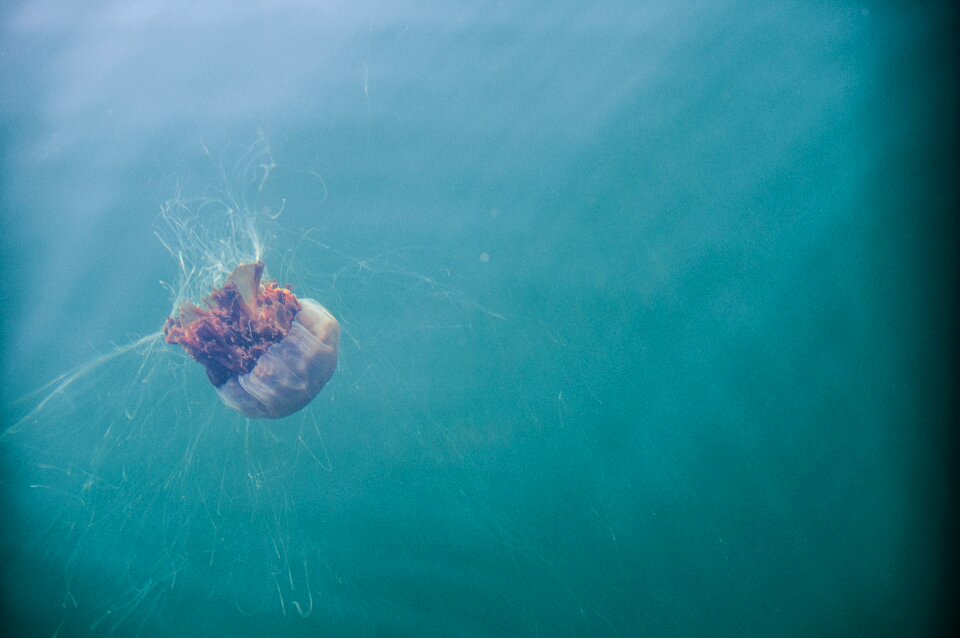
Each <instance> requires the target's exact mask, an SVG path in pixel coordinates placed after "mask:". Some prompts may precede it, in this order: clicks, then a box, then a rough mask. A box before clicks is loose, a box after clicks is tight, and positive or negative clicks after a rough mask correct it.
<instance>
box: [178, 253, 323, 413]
mask: <svg viewBox="0 0 960 638" xmlns="http://www.w3.org/2000/svg"><path fill="white" fill-rule="evenodd" d="M263 268H264V265H263V262H260V261H258V262H256V263H252V264H242V265H240V266H239V267H238V268H237V269H236V270H234V271H233V274H231V275H230V278H229V279H228V280H227V282H226V283H225V284H224V286H223V288H216V289H214V290H213V291H212V292H211V293H210V296H209V297H207V298H206V299H205V301H204V303H205V305H206V308H201V307H199V306H195V305H193V304H190V303H187V304H184V305H183V306H181V308H180V316H179V317H178V318H174V317H170V318H169V319H167V323H166V326H165V327H164V333H165V334H166V340H167V343H177V344H180V345H181V346H182V347H183V348H184V349H185V350H186V351H187V352H188V353H189V354H190V356H191V357H193V359H195V360H196V361H198V362H199V363H201V364H203V366H204V367H205V368H206V369H207V377H208V378H209V379H210V382H211V383H213V385H214V386H215V387H216V389H217V394H218V395H219V396H220V399H221V400H222V401H223V402H224V403H225V404H226V405H227V406H228V407H230V408H232V409H234V410H236V411H237V412H239V413H241V414H243V415H245V416H248V417H250V418H254V419H280V418H283V417H285V416H289V415H291V414H293V413H294V412H297V411H299V410H301V409H303V408H304V407H305V406H306V405H307V404H308V403H310V401H312V400H313V398H314V397H316V396H317V394H319V393H320V391H321V390H322V389H323V386H325V385H326V384H327V382H328V381H329V380H330V378H331V377H332V376H333V373H334V372H335V371H336V368H337V356H338V353H339V348H340V324H338V323H337V320H336V319H335V318H334V317H333V315H332V314H330V312H329V311H328V310H327V309H326V308H324V307H323V306H322V305H320V304H319V303H317V302H316V301H314V300H312V299H306V298H304V299H297V297H296V296H295V295H294V294H293V292H291V291H290V290H289V289H287V288H281V287H280V286H278V285H277V283H276V282H268V283H267V284H265V285H262V284H261V283H260V277H261V276H262V275H263Z"/></svg>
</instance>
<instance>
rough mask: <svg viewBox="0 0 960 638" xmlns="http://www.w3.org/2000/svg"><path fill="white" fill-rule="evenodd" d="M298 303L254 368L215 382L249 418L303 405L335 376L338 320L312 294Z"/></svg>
mask: <svg viewBox="0 0 960 638" xmlns="http://www.w3.org/2000/svg"><path fill="white" fill-rule="evenodd" d="M300 304H301V306H302V309H301V310H300V312H298V313H297V314H296V315H295V316H294V318H293V323H292V324H291V326H290V332H289V333H287V336H286V337H284V338H283V340H281V341H279V342H278V343H275V344H273V345H271V346H270V347H269V348H268V349H267V351H266V352H265V353H263V354H262V355H260V358H259V359H258V360H257V364H256V365H255V366H254V367H253V370H251V371H250V372H248V373H247V374H244V375H241V376H238V377H232V378H230V379H228V380H227V382H226V383H224V384H223V385H221V386H220V387H218V388H217V394H219V395H220V398H221V399H222V400H223V402H224V403H225V404H227V405H228V406H229V407H231V408H233V409H234V410H236V411H237V412H240V413H241V414H245V415H247V416H248V417H252V418H258V419H279V418H282V417H285V416H289V415H291V414H293V413H294V412H298V411H300V410H302V409H303V408H304V407H306V405H307V404H308V403H310V401H312V400H313V398H314V397H315V396H317V395H318V394H319V393H320V390H322V389H323V386H325V385H326V384H327V381H329V380H330V377H332V376H333V373H334V371H335V370H336V368H337V351H338V348H339V345H340V325H339V324H338V323H337V320H336V319H334V318H333V315H331V314H330V312H329V311H327V309H326V308H324V307H323V306H321V305H320V304H319V303H317V302H316V301H314V300H313V299H301V300H300Z"/></svg>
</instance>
